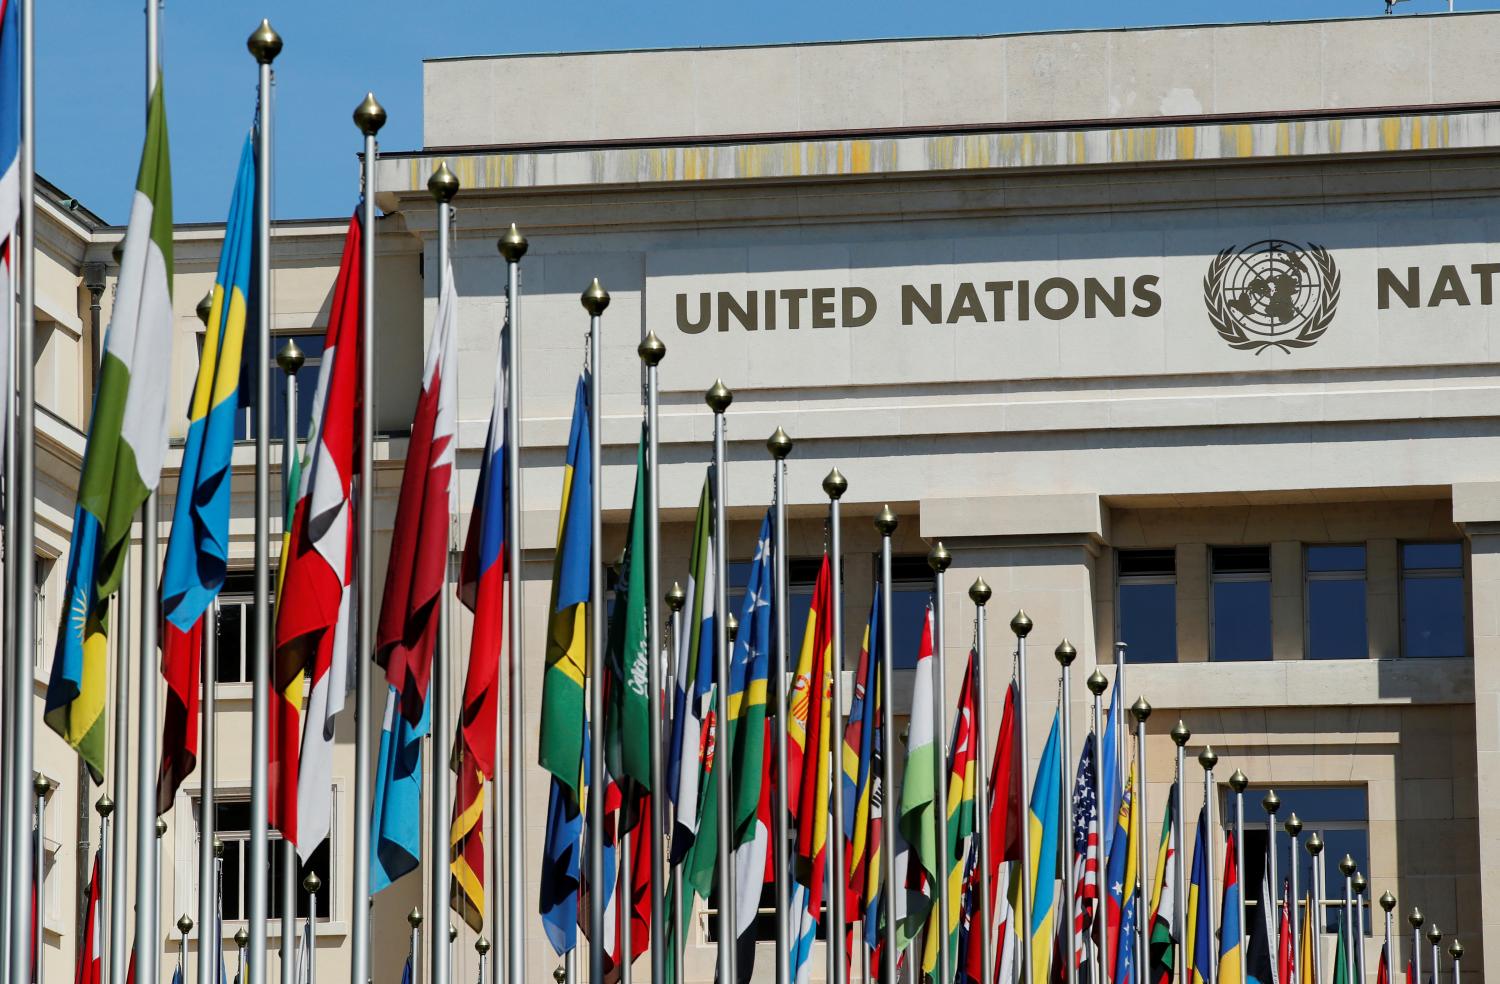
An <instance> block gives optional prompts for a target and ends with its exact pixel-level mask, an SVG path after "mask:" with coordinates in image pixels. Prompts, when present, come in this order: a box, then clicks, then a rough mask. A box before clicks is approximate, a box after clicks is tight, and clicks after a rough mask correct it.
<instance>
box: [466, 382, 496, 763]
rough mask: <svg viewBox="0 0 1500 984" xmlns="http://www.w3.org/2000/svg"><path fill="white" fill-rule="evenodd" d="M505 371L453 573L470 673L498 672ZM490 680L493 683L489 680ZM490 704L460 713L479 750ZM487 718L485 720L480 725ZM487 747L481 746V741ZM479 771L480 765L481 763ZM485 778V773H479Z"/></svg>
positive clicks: (491, 726)
mask: <svg viewBox="0 0 1500 984" xmlns="http://www.w3.org/2000/svg"><path fill="white" fill-rule="evenodd" d="M505 414H506V391H505V365H504V361H503V359H502V360H497V362H496V364H495V406H494V409H492V410H491V411H490V432H489V436H487V437H486V438H485V440H484V458H483V459H482V460H481V461H480V464H479V487H478V488H477V489H475V491H474V511H473V513H472V515H471V516H470V517H469V534H468V537H467V539H466V540H465V541H464V556H463V562H462V565H461V566H460V568H459V580H458V597H459V600H460V601H462V602H463V603H464V605H465V607H467V608H468V609H469V611H471V612H473V613H474V635H473V638H472V640H471V642H470V651H469V663H470V667H471V669H470V673H471V674H472V673H473V669H472V667H473V666H475V665H476V664H481V663H488V664H489V665H492V666H494V667H495V668H496V672H498V669H499V664H500V647H501V643H502V640H503V639H504V631H505V533H506V530H505V494H506V488H505V430H504V427H505ZM492 678H493V677H492ZM493 689H494V688H491V699H490V700H489V701H488V702H487V704H488V709H487V712H485V711H481V712H480V719H471V717H470V712H469V709H468V708H466V709H465V714H464V722H463V726H464V731H465V732H466V733H467V732H468V731H469V730H470V729H471V728H472V729H473V730H474V738H475V739H476V741H475V742H474V744H475V746H476V747H477V748H480V749H481V751H482V750H483V747H482V746H483V745H486V744H487V745H488V747H489V749H490V750H491V760H492V761H491V763H489V764H490V766H491V768H493V748H494V735H495V704H496V701H495V700H494V697H493ZM486 716H487V719H484V718H485V717H486ZM486 737H487V738H488V741H487V742H486V741H485V738H486ZM481 768H483V763H481ZM485 771H487V772H489V771H490V770H485Z"/></svg>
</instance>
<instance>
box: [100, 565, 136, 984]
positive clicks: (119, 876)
mask: <svg viewBox="0 0 1500 984" xmlns="http://www.w3.org/2000/svg"><path fill="white" fill-rule="evenodd" d="M130 580H131V579H130V565H129V564H126V565H125V570H123V571H122V572H121V573H120V591H119V595H118V596H117V597H116V599H115V616H116V622H115V639H114V647H115V680H114V697H115V715H114V723H113V727H114V749H113V752H112V756H111V760H110V770H111V775H110V809H111V810H112V812H113V813H115V814H116V817H115V819H114V821H113V822H112V823H111V824H110V833H109V836H110V850H109V867H108V869H107V870H108V875H107V876H106V878H105V885H107V886H108V888H109V892H108V896H109V899H108V902H107V903H106V904H107V906H108V913H107V916H106V920H105V921H106V922H107V923H108V924H109V937H108V939H109V946H108V949H107V950H106V961H105V965H106V966H105V979H106V980H107V981H108V982H109V984H125V975H126V972H127V970H128V967H127V959H128V958H127V957H126V956H125V916H126V913H127V912H128V911H129V910H128V909H127V907H126V905H125V877H126V866H127V865H128V864H129V855H128V854H127V853H126V850H125V840H126V838H127V837H128V836H129V827H128V826H127V824H126V819H125V818H126V817H127V816H129V811H128V810H127V809H126V807H127V806H128V804H129V802H130V782H129V779H130V776H129V773H130V769H129V768H128V767H127V765H126V763H127V761H128V759H127V756H128V754H129V753H128V749H129V748H130V716H129V715H128V714H127V713H126V708H128V707H130V703H131V701H130V642H129V640H130V595H131V589H130Z"/></svg>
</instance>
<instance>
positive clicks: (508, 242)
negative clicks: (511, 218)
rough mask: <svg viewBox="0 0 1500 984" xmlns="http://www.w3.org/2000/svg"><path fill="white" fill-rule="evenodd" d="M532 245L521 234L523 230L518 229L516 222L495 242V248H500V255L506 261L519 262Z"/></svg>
mask: <svg viewBox="0 0 1500 984" xmlns="http://www.w3.org/2000/svg"><path fill="white" fill-rule="evenodd" d="M530 245H531V244H530V243H528V242H527V241H526V237H525V236H523V235H521V230H520V229H517V228H516V224H515V223H514V222H512V223H511V224H510V228H509V229H507V230H506V232H505V235H503V236H501V237H500V241H499V242H497V243H496V244H495V248H496V249H498V250H500V255H501V256H502V257H504V258H505V262H506V263H519V262H521V257H523V256H525V255H526V249H527V247H528V246H530Z"/></svg>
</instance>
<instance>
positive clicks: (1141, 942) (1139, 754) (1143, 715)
mask: <svg viewBox="0 0 1500 984" xmlns="http://www.w3.org/2000/svg"><path fill="white" fill-rule="evenodd" d="M1130 713H1131V715H1132V716H1133V717H1134V718H1135V776H1136V780H1135V808H1136V815H1137V816H1138V817H1140V818H1141V828H1142V829H1141V831H1140V833H1139V835H1138V836H1137V837H1136V841H1135V846H1136V855H1135V872H1136V888H1135V913H1136V915H1135V970H1136V974H1135V979H1136V981H1137V984H1146V965H1147V963H1148V962H1149V959H1150V958H1149V955H1148V953H1147V947H1148V946H1149V944H1150V941H1151V927H1150V926H1149V925H1147V923H1148V921H1149V920H1150V919H1151V913H1150V912H1149V911H1147V907H1148V906H1149V905H1150V904H1151V903H1150V902H1149V901H1148V900H1147V898H1146V879H1147V878H1148V877H1150V876H1149V875H1148V874H1147V872H1148V871H1150V870H1151V869H1150V868H1148V867H1146V831H1145V825H1146V823H1147V822H1148V819H1147V818H1148V817H1150V814H1149V813H1147V812H1146V720H1147V718H1149V717H1151V702H1150V701H1148V700H1147V699H1146V697H1145V695H1144V694H1143V695H1141V696H1140V697H1137V698H1136V701H1135V703H1134V704H1132V705H1130ZM1278 984H1287V982H1285V981H1282V982H1278Z"/></svg>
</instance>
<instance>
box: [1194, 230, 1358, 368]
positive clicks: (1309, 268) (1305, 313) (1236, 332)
mask: <svg viewBox="0 0 1500 984" xmlns="http://www.w3.org/2000/svg"><path fill="white" fill-rule="evenodd" d="M1203 294H1204V302H1205V304H1207V306H1208V316H1209V320H1210V322H1212V323H1213V326H1214V328H1215V330H1217V331H1218V333H1219V336H1220V337H1221V338H1223V339H1224V341H1225V342H1227V343H1228V344H1229V345H1230V347H1231V348H1237V349H1245V350H1250V351H1254V352H1256V353H1260V352H1264V351H1265V350H1266V349H1267V348H1277V349H1280V350H1282V351H1284V352H1290V351H1291V350H1292V349H1297V348H1306V347H1308V346H1310V345H1312V344H1313V343H1315V342H1316V341H1317V340H1318V339H1319V338H1321V337H1322V335H1323V333H1324V332H1325V331H1326V330H1327V329H1328V325H1329V323H1330V322H1332V320H1333V314H1334V310H1335V308H1336V307H1337V304H1338V294H1339V273H1338V268H1337V266H1335V265H1334V262H1333V257H1332V256H1331V255H1330V254H1329V253H1328V251H1327V250H1326V249H1324V248H1322V247H1321V246H1317V245H1313V244H1308V245H1302V244H1299V243H1295V242H1291V241H1290V240H1286V239H1264V240H1261V241H1260V242H1258V243H1251V244H1250V245H1249V246H1246V247H1244V248H1243V249H1237V248H1235V247H1233V246H1231V247H1230V248H1228V249H1226V250H1223V251H1222V252H1220V253H1219V254H1218V256H1217V257H1215V258H1214V260H1213V262H1212V263H1210V264H1209V270H1208V274H1207V276H1205V277H1204V279H1203Z"/></svg>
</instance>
